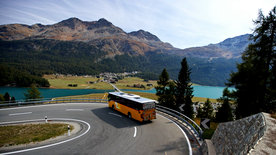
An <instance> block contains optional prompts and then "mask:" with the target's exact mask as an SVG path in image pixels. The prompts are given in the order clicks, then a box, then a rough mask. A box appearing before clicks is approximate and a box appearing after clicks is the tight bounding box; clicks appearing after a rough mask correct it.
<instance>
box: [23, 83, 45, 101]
mask: <svg viewBox="0 0 276 155" xmlns="http://www.w3.org/2000/svg"><path fill="white" fill-rule="evenodd" d="M24 95H25V98H26V99H27V100H28V99H39V98H42V97H41V96H40V92H39V90H38V88H37V87H36V85H35V84H32V85H31V87H30V88H29V89H27V93H24Z"/></svg>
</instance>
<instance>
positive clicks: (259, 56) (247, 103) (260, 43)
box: [228, 6, 276, 118]
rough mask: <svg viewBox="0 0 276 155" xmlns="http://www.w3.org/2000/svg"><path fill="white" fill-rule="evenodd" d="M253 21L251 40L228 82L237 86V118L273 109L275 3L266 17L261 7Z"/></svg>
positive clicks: (275, 99)
mask: <svg viewBox="0 0 276 155" xmlns="http://www.w3.org/2000/svg"><path fill="white" fill-rule="evenodd" d="M254 23H255V25H256V28H255V30H254V33H253V36H252V39H253V41H254V43H253V44H250V45H249V46H248V48H247V49H246V51H245V52H244V53H243V56H242V60H243V62H242V63H240V64H238V65H237V68H238V71H237V72H236V73H232V74H231V77H230V79H229V84H228V85H229V86H235V88H236V92H235V93H234V95H235V99H236V102H237V107H236V117H237V118H242V117H246V116H249V115H252V114H255V113H258V112H261V111H265V112H273V111H274V112H275V111H276V82H275V81H276V73H275V70H276V69H275V67H276V62H275V61H276V6H275V7H274V8H273V10H271V11H270V12H269V15H268V16H266V17H265V16H264V15H263V14H262V12H261V11H260V13H259V17H258V19H257V20H256V21H254Z"/></svg>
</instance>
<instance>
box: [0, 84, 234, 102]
mask: <svg viewBox="0 0 276 155" xmlns="http://www.w3.org/2000/svg"><path fill="white" fill-rule="evenodd" d="M224 88H225V87H213V86H193V90H194V93H193V95H194V96H196V97H205V98H214V99H217V98H219V97H221V96H222V91H223V89H224ZM229 90H234V88H229ZM39 91H40V93H41V96H42V97H43V98H54V97H63V96H72V95H85V94H91V93H105V92H110V91H113V90H97V89H48V88H39ZM122 91H132V92H147V93H155V92H156V91H155V89H151V90H133V89H123V90H122ZM6 92H8V93H9V94H10V95H11V96H14V97H15V99H16V100H20V99H25V96H24V93H26V92H27V88H19V87H0V94H3V95H4V94H5V93H6Z"/></svg>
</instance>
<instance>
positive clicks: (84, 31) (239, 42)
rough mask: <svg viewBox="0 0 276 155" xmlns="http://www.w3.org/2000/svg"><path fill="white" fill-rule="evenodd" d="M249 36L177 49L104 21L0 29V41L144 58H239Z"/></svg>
mask: <svg viewBox="0 0 276 155" xmlns="http://www.w3.org/2000/svg"><path fill="white" fill-rule="evenodd" d="M249 37H250V35H249V34H245V35H241V36H237V37H234V38H229V39H226V40H224V41H222V42H220V43H217V44H210V45H208V46H202V47H192V48H186V49H179V48H175V47H173V46H172V45H170V44H169V43H164V42H162V41H161V40H160V39H159V38H158V37H157V36H155V35H153V34H151V33H150V32H147V31H144V30H139V31H134V32H130V33H126V32H124V31H123V30H122V29H121V28H119V27H116V26H114V25H113V24H112V23H111V22H109V21H107V20H105V19H103V18H102V19H99V20H98V21H92V22H87V21H81V20H80V19H78V18H69V19H67V20H63V21H61V22H59V23H56V24H53V25H42V24H35V25H31V26H28V25H22V24H10V25H1V26H0V40H5V41H8V40H9V41H11V40H23V39H24V40H26V39H27V40H36V39H54V40H60V41H81V42H87V43H89V44H91V45H94V46H96V47H98V48H99V49H101V50H103V51H105V52H106V53H107V56H109V57H114V56H115V55H122V54H125V53H128V54H130V55H144V53H145V52H149V51H157V50H159V51H162V52H165V53H169V54H173V55H178V56H183V57H184V56H185V57H198V58H228V59H229V58H238V57H240V56H241V53H242V52H243V51H244V50H245V48H246V47H247V46H248V44H249V43H250V41H249V40H248V39H249Z"/></svg>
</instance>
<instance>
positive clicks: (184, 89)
mask: <svg viewBox="0 0 276 155" xmlns="http://www.w3.org/2000/svg"><path fill="white" fill-rule="evenodd" d="M190 74H191V70H190V69H189V66H188V63H187V60H186V58H184V59H183V60H182V62H181V69H180V71H179V74H178V80H177V82H176V85H177V86H176V105H177V107H180V106H181V105H182V104H184V107H183V110H184V114H185V115H186V116H188V117H190V118H193V117H194V110H193V102H192V98H193V95H192V94H193V88H192V85H191V80H190ZM178 110H179V109H178Z"/></svg>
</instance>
